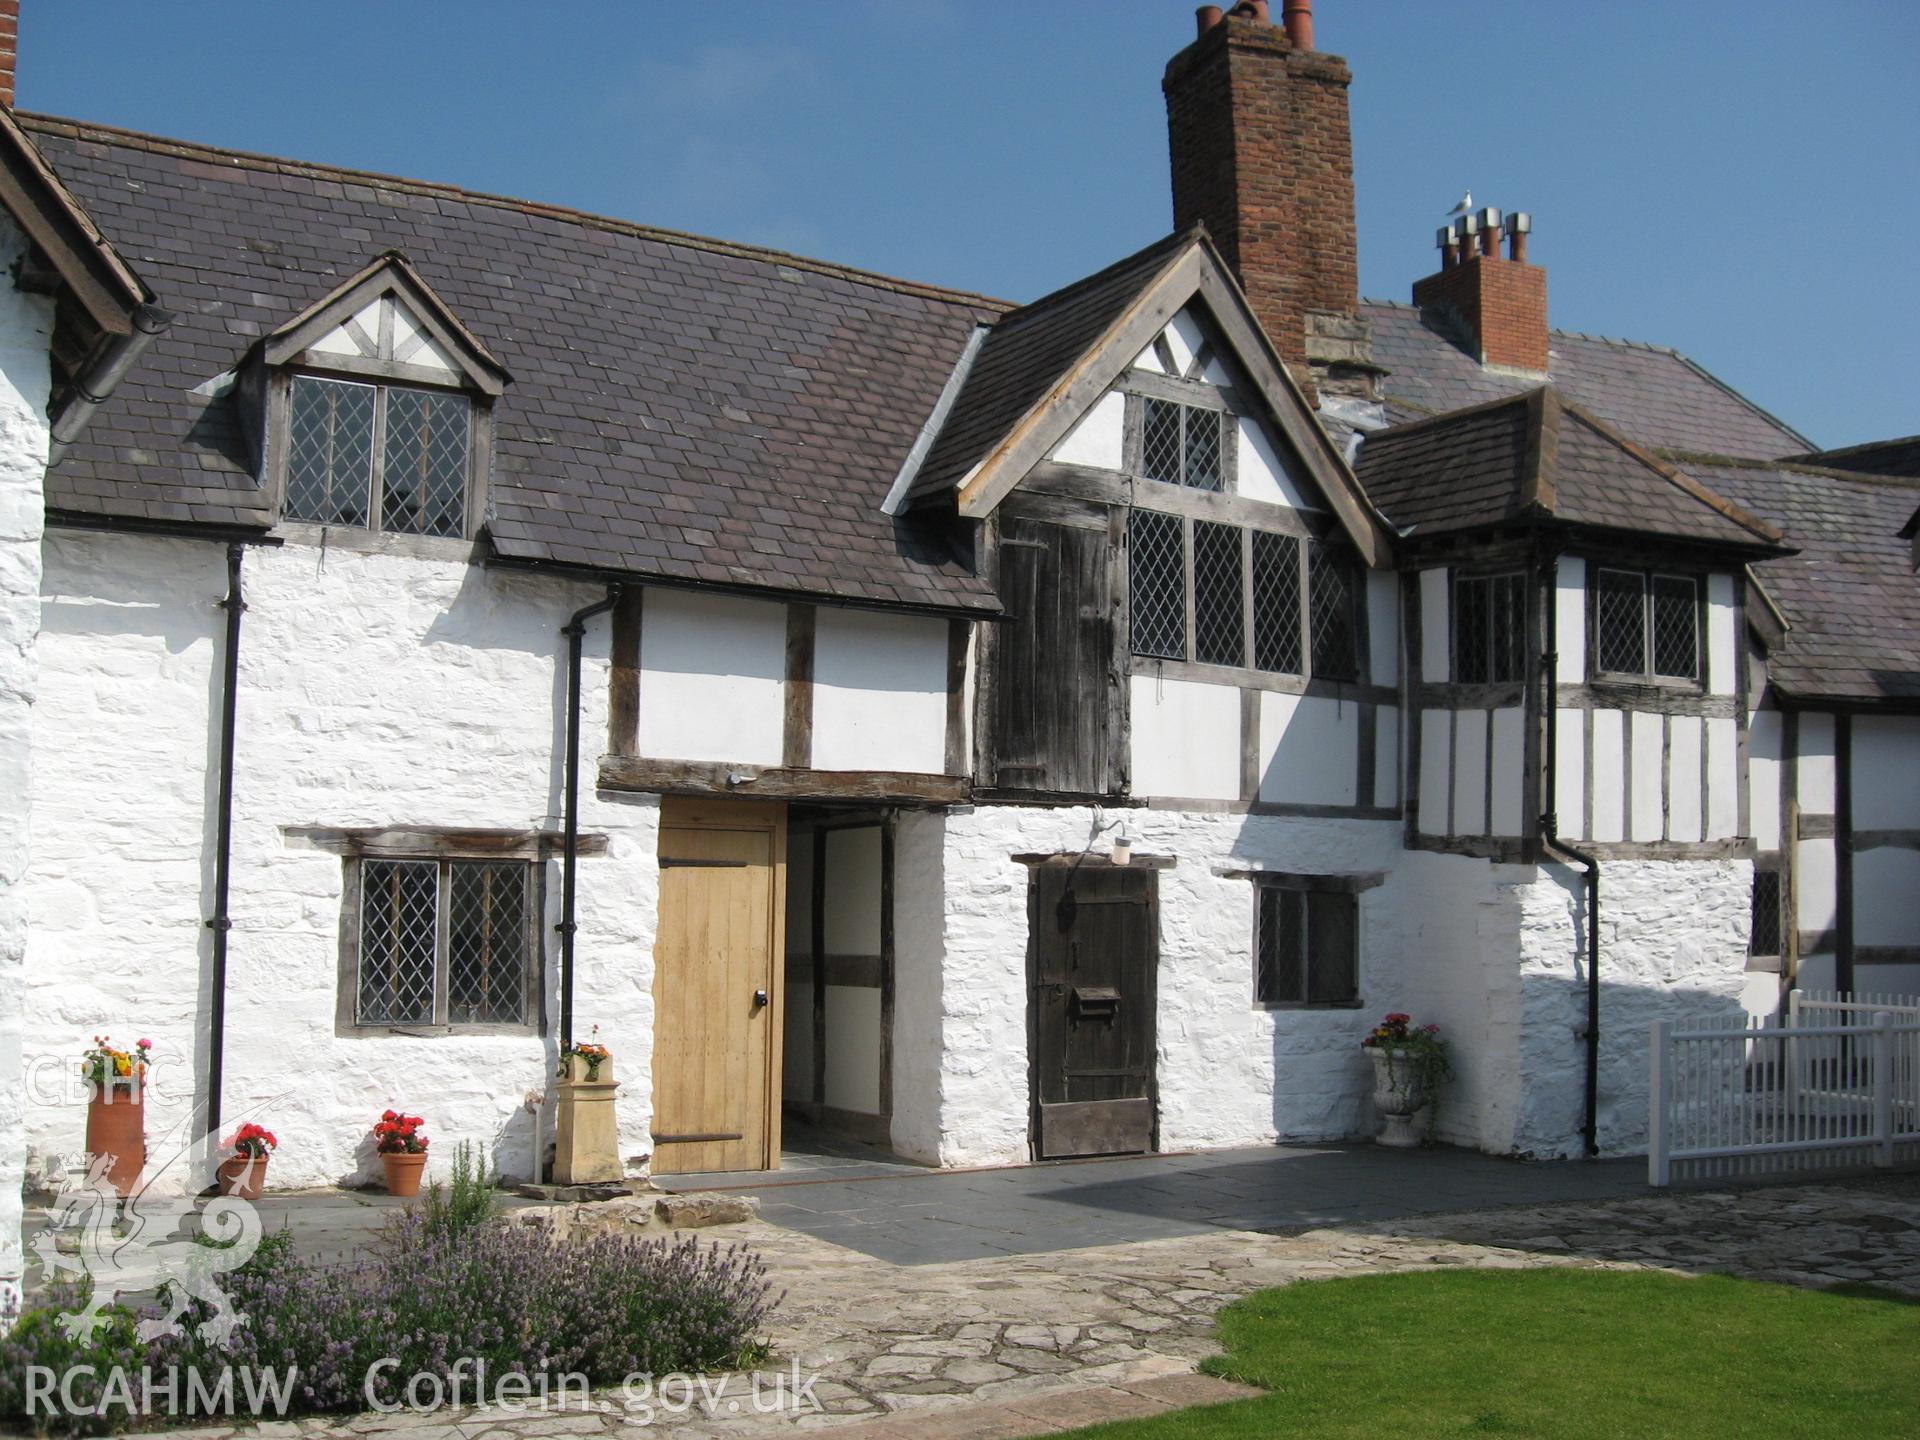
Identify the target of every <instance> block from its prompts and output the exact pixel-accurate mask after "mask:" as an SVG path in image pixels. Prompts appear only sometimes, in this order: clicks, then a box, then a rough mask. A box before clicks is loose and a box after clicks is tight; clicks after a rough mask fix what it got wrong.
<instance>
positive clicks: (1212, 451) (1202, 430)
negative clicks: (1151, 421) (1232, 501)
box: [1183, 406, 1223, 490]
mask: <svg viewBox="0 0 1920 1440" xmlns="http://www.w3.org/2000/svg"><path fill="white" fill-rule="evenodd" d="M1183 408H1185V410H1186V425H1187V472H1186V476H1185V480H1186V483H1187V484H1189V485H1191V486H1192V487H1193V488H1194V489H1196V490H1219V489H1221V488H1222V485H1223V477H1222V476H1221V473H1220V422H1221V419H1222V417H1221V414H1220V412H1219V411H1218V410H1198V409H1194V408H1192V407H1191V406H1188V407H1183Z"/></svg>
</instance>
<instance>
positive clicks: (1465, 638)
mask: <svg viewBox="0 0 1920 1440" xmlns="http://www.w3.org/2000/svg"><path fill="white" fill-rule="evenodd" d="M1526 593H1527V582H1526V577H1525V576H1524V575H1521V574H1518V573H1514V574H1510V575H1461V576H1457V577H1456V578H1455V579H1454V582H1453V678H1454V679H1455V680H1456V681H1458V682H1459V683H1460V684H1462V685H1485V684H1502V683H1505V682H1508V681H1517V680H1522V679H1524V678H1525V677H1526V639H1527V620H1526Z"/></svg>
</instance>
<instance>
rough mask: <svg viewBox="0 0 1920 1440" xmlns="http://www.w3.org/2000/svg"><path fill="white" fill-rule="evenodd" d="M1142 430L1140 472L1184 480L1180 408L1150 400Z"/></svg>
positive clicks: (1171, 481)
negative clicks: (1181, 473) (1181, 459)
mask: <svg viewBox="0 0 1920 1440" xmlns="http://www.w3.org/2000/svg"><path fill="white" fill-rule="evenodd" d="M1146 406H1147V413H1146V419H1145V423H1144V424H1143V425H1142V427H1141V433H1140V473H1141V474H1142V475H1144V476H1146V477H1147V479H1149V480H1164V481H1165V482H1166V483H1167V484H1169V485H1178V484H1179V483H1180V410H1181V407H1180V406H1178V405H1174V404H1171V403H1169V402H1168V401H1165V400H1149V401H1147V402H1146Z"/></svg>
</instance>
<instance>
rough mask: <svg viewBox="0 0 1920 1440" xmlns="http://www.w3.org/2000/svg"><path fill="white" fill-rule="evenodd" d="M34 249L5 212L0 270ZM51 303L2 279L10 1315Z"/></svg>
mask: <svg viewBox="0 0 1920 1440" xmlns="http://www.w3.org/2000/svg"><path fill="white" fill-rule="evenodd" d="M23 248H24V245H23V241H22V239H21V236H20V234H19V232H18V231H17V230H15V229H14V227H13V226H12V224H11V223H10V222H8V221H6V220H5V219H4V218H0V268H4V269H5V270H6V271H7V272H9V273H11V271H12V268H13V266H14V264H15V263H16V262H17V261H18V260H19V258H20V252H21V250H22V249H23ZM52 338H53V302H52V301H51V300H49V299H46V298H45V297H41V296H33V295H27V294H24V293H22V292H21V291H19V290H16V289H15V288H14V287H13V286H12V285H10V284H8V285H4V286H0V1310H4V1309H8V1308H10V1307H11V1305H12V1303H13V1302H14V1301H15V1300H16V1299H17V1298H18V1295H19V1283H20V1275H21V1251H20V1183H21V1176H22V1171H23V1167H24V1163H25V1159H26V1130H27V1121H26V1117H27V1113H28V1111H29V1109H30V1108H34V1102H33V1095H32V1092H31V1090H30V1089H29V1087H28V1086H27V1080H26V1076H25V1074H24V1072H23V1069H22V1062H23V1055H22V1047H23V1044H24V1038H25V1037H24V1033H23V1021H24V1015H23V1005H22V1002H23V999H24V984H25V974H24V964H25V959H26V953H27V945H28V939H27V910H28V906H27V894H26V881H27V876H28V868H29V864H30V859H31V840H32V834H31V824H30V816H31V804H32V791H31V776H32V773H33V765H34V752H33V707H34V701H35V697H36V694H37V692H38V668H39V667H38V663H37V659H36V650H37V639H38V635H39V631H40V537H41V516H42V514H43V512H44V509H45V498H44V495H45V489H44V486H45V479H46V467H47V442H48V435H47V420H46V407H47V391H48V386H49V372H48V362H47V354H48V348H49V346H50V345H51V343H52Z"/></svg>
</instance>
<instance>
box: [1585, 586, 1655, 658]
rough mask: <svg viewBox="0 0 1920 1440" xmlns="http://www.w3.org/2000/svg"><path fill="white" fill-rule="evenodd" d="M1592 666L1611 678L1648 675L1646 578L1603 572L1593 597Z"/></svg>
mask: <svg viewBox="0 0 1920 1440" xmlns="http://www.w3.org/2000/svg"><path fill="white" fill-rule="evenodd" d="M1593 643H1594V663H1595V666H1596V668H1597V669H1599V670H1601V671H1603V672H1605V673H1608V674H1614V675H1644V674H1646V673H1647V577H1646V576H1644V575H1640V574H1636V573H1635V572H1633V571H1631V570H1602V571H1601V572H1600V573H1599V576H1598V579H1597V588H1596V589H1595V592H1594V597H1593Z"/></svg>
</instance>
